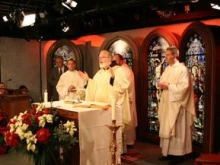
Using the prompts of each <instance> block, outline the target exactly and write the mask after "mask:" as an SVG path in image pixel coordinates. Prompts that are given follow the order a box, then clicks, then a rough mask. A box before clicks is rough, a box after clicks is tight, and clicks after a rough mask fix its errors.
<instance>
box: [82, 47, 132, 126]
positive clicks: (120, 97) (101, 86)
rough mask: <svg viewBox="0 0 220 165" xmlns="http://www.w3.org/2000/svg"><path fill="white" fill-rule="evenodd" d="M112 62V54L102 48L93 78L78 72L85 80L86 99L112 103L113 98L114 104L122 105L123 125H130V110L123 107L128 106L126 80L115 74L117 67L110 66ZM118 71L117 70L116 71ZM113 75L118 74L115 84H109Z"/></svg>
mask: <svg viewBox="0 0 220 165" xmlns="http://www.w3.org/2000/svg"><path fill="white" fill-rule="evenodd" d="M111 62H112V55H111V53H110V52H109V51H107V50H102V51H101V52H100V54H99V67H100V69H99V70H98V72H97V73H96V74H95V76H94V77H93V79H91V78H89V77H88V74H87V73H86V72H84V73H83V72H80V76H81V77H82V78H83V79H84V80H85V81H87V82H88V83H87V88H86V96H85V100H86V101H96V102H105V103H109V104H111V103H112V100H113V98H115V99H116V104H117V105H120V106H122V116H123V119H122V120H123V123H124V124H125V125H131V115H130V110H129V111H127V110H125V108H124V107H129V100H128V95H127V93H128V91H127V86H128V82H127V80H126V78H125V76H121V74H117V73H116V72H117V70H118V68H119V67H117V66H115V67H112V68H111V67H110V65H111ZM118 73H119V72H118ZM114 75H115V77H116V75H119V76H117V78H116V81H115V82H116V83H115V84H110V80H111V79H112V77H113V76H114Z"/></svg>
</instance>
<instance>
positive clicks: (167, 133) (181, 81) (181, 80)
mask: <svg viewBox="0 0 220 165" xmlns="http://www.w3.org/2000/svg"><path fill="white" fill-rule="evenodd" d="M178 57H179V51H178V49H177V48H176V47H175V46H171V47H168V48H167V50H166V56H165V59H166V61H167V62H168V64H169V66H167V67H166V69H165V71H164V72H163V74H162V76H161V78H160V82H159V83H158V84H157V85H158V87H159V88H160V89H161V91H162V92H161V97H160V103H159V109H158V118H159V123H160V130H159V137H160V147H161V148H162V155H163V156H162V157H161V158H160V160H167V159H171V161H170V163H169V164H178V163H180V162H181V161H183V160H184V155H186V154H188V153H191V152H192V136H191V132H192V127H193V122H194V119H195V107H194V93H193V87H192V81H191V77H190V73H189V72H188V69H187V67H186V66H185V65H184V64H183V63H180V62H179V61H178ZM173 158H175V159H173Z"/></svg>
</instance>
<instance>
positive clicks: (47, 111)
mask: <svg viewBox="0 0 220 165" xmlns="http://www.w3.org/2000/svg"><path fill="white" fill-rule="evenodd" d="M42 112H43V114H49V113H50V110H49V109H48V108H44V109H43V111H42Z"/></svg>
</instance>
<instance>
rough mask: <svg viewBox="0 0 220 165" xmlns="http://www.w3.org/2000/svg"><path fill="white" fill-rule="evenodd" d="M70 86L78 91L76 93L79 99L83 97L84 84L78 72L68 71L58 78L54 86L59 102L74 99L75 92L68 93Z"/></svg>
mask: <svg viewBox="0 0 220 165" xmlns="http://www.w3.org/2000/svg"><path fill="white" fill-rule="evenodd" d="M71 85H73V86H74V87H75V88H76V89H80V90H79V91H77V92H78V95H80V97H81V98H83V97H84V96H85V91H83V88H84V85H85V82H84V80H83V79H82V78H81V77H80V76H79V72H78V71H77V70H74V71H69V70H68V71H66V72H65V73H63V74H62V75H61V76H60V79H59V81H58V83H57V86H56V88H57V92H58V94H59V97H60V100H72V99H76V92H68V89H69V87H70V86H71Z"/></svg>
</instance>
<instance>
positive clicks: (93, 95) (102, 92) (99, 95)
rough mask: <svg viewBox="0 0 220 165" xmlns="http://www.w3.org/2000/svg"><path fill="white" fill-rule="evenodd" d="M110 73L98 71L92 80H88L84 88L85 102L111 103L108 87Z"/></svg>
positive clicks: (109, 88)
mask: <svg viewBox="0 0 220 165" xmlns="http://www.w3.org/2000/svg"><path fill="white" fill-rule="evenodd" d="M110 78H111V72H110V71H109V69H108V70H104V69H100V70H99V71H98V72H97V73H96V74H95V76H94V77H93V79H89V81H88V84H87V88H86V98H85V100H86V101H95V102H104V103H111V99H112V86H111V85H110Z"/></svg>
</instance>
